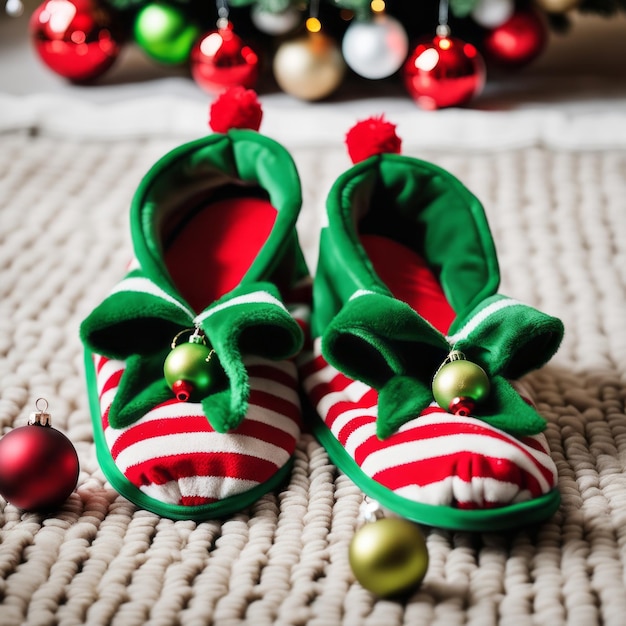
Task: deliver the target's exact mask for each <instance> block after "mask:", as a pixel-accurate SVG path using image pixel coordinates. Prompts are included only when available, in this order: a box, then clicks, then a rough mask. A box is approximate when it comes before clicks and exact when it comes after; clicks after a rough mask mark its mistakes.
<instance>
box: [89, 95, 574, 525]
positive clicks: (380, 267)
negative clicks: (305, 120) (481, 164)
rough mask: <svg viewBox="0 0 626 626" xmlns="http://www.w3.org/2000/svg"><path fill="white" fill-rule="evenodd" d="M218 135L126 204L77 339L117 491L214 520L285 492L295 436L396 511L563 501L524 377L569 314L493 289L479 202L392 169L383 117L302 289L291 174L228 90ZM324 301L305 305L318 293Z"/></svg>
mask: <svg viewBox="0 0 626 626" xmlns="http://www.w3.org/2000/svg"><path fill="white" fill-rule="evenodd" d="M211 113H212V120H211V127H212V129H213V130H214V131H215V132H214V133H213V134H210V135H209V136H207V137H204V138H202V139H199V140H197V141H193V142H191V143H187V144H185V145H182V146H180V147H178V148H176V149H174V150H173V151H171V152H170V153H169V154H167V155H165V156H164V157H163V158H162V159H160V160H159V161H158V162H157V163H156V164H155V165H154V166H153V167H152V169H151V170H150V171H149V172H148V173H147V175H146V176H145V177H144V179H143V180H142V182H141V183H140V185H139V188H138V190H137V192H136V194H135V196H134V199H133V202H132V206H131V211H130V228H131V234H132V243H133V247H134V259H133V261H132V263H131V265H130V266H129V269H128V273H127V274H126V276H125V277H124V278H123V280H121V282H119V283H118V284H117V285H116V286H115V287H114V288H113V290H112V291H111V292H110V294H109V295H108V297H107V298H106V299H105V300H104V301H103V302H102V303H101V304H100V305H99V306H98V307H97V308H96V309H95V310H94V311H93V312H92V313H91V314H90V315H89V316H88V318H87V319H86V320H85V321H84V322H83V324H82V326H81V339H82V341H83V343H84V345H85V354H86V358H85V364H86V371H87V379H88V388H89V396H90V407H91V413H92V418H93V427H94V433H95V442H96V448H97V454H98V459H99V462H100V465H101V467H102V470H103V472H104V474H105V476H106V477H107V479H108V480H109V481H110V483H111V485H112V486H113V487H114V488H115V489H116V490H117V491H119V493H120V494H122V495H123V496H125V497H126V498H128V499H129V500H131V501H132V502H134V503H135V504H136V505H138V506H140V507H142V508H145V509H147V510H150V511H153V512H155V513H158V514H160V515H163V516H166V517H170V518H174V519H193V520H202V519H207V518H215V517H222V516H224V515H228V514H231V513H233V512H236V511H238V510H240V509H242V508H245V507H247V506H249V505H250V504H252V503H253V502H255V501H256V500H257V499H258V498H259V497H260V496H262V495H263V494H264V493H266V492H268V491H269V490H272V489H275V488H277V487H279V486H280V485H281V483H282V482H283V481H284V480H285V478H286V477H287V475H288V473H289V471H290V461H291V459H292V457H293V455H294V451H295V449H296V445H297V441H298V438H299V436H300V433H301V430H302V429H303V428H308V429H310V430H312V431H313V432H314V434H315V435H316V437H317V438H318V440H319V441H320V442H321V444H322V445H323V446H324V447H325V449H326V450H327V452H328V455H329V457H330V458H331V460H332V461H333V462H334V463H335V464H336V466H337V467H338V468H339V469H340V470H342V471H343V472H344V473H345V474H347V475H348V476H349V477H350V478H351V479H352V480H353V481H354V483H355V484H356V485H358V486H359V487H360V488H361V489H362V490H363V491H364V492H365V493H366V494H367V495H368V496H370V497H371V498H373V499H374V500H376V501H378V502H379V503H380V504H381V505H382V506H383V507H384V508H387V509H389V510H391V511H392V512H394V513H396V514H398V515H401V516H403V517H406V518H408V519H410V520H413V521H416V522H419V523H421V524H425V525H429V526H437V527H442V528H450V529H461V530H487V529H488V530H496V529H505V528H510V527H513V526H516V525H520V524H527V523H531V522H535V521H539V520H542V519H544V518H546V517H549V516H550V515H551V514H552V513H553V512H554V511H555V509H556V508H557V507H558V504H559V493H558V490H557V473H556V467H555V465H554V462H553V461H552V459H551V457H550V453H549V449H548V446H547V442H546V439H545V436H544V435H543V433H542V431H543V430H544V428H545V421H544V419H543V418H542V417H541V416H540V415H539V414H538V413H537V411H536V409H535V408H534V406H533V404H532V401H531V399H530V398H529V397H528V394H525V393H524V391H523V389H522V388H521V387H520V385H519V384H518V383H517V382H515V381H516V380H517V379H519V378H520V377H522V376H523V375H525V374H526V373H528V372H529V371H531V370H533V369H536V368H538V367H541V366H542V365H543V364H544V363H546V362H547V361H548V359H549V358H550V357H551V356H552V355H553V354H554V352H555V351H556V350H557V348H558V346H559V343H560V341H561V338H562V335H563V326H562V323H561V322H560V320H558V319H556V318H554V317H551V316H548V315H545V314H543V313H541V312H539V311H537V310H536V309H533V308H531V307H529V306H526V305H524V304H522V303H521V302H518V301H516V300H513V299H510V298H507V297H505V296H503V295H500V294H498V293H497V289H498V285H499V272H498V263H497V258H496V253H495V249H494V245H493V241H492V238H491V235H490V231H489V227H488V224H487V221H486V218H485V214H484V210H483V208H482V206H481V204H480V202H479V201H478V200H477V199H476V198H475V197H474V196H473V195H472V194H471V193H470V192H469V191H468V190H467V189H466V188H465V187H464V186H463V185H462V184H461V182H459V180H457V179H456V178H455V177H454V176H452V175H451V174H449V173H448V172H446V171H444V170H442V169H441V168H439V167H437V166H435V165H433V164H430V163H427V162H424V161H421V160H418V159H415V158H410V157H407V156H403V155H401V154H399V152H400V139H399V138H398V137H397V135H396V134H395V127H394V126H393V125H392V124H390V123H389V122H386V121H385V120H384V119H383V118H382V117H380V118H371V119H368V120H365V121H362V122H359V123H358V124H357V125H356V126H355V127H354V128H353V129H351V130H350V132H349V133H348V135H347V138H346V139H347V144H348V149H349V152H350V156H351V157H352V160H353V162H355V163H356V164H355V165H354V166H353V167H352V168H351V169H349V170H348V171H346V172H345V173H343V174H341V175H340V176H339V178H338V179H337V180H336V182H335V183H334V184H333V186H332V188H331V189H330V192H329V195H328V201H327V212H328V225H327V226H326V227H324V228H323V229H322V232H321V234H320V248H319V260H318V266H317V271H316V273H315V277H314V279H313V281H312V290H311V279H310V278H309V272H308V270H307V267H306V264H305V261H304V257H303V254H302V252H301V249H300V245H299V242H298V236H297V233H296V220H297V218H298V213H299V210H300V206H301V187H300V181H299V177H298V173H297V171H296V167H295V165H294V162H293V160H292V158H291V157H290V155H289V154H288V152H287V151H286V150H285V149H284V148H283V147H282V146H281V145H279V144H278V143H277V142H275V141H274V140H272V139H270V138H268V137H266V136H264V135H262V134H260V133H259V132H258V128H259V125H260V118H261V108H260V106H259V104H258V101H257V100H256V94H254V92H251V91H247V90H244V89H242V88H235V89H231V90H229V91H228V92H226V93H225V94H223V95H222V96H220V97H219V98H218V99H217V100H216V101H215V102H214V104H213V105H212V107H211ZM311 291H312V294H311Z"/></svg>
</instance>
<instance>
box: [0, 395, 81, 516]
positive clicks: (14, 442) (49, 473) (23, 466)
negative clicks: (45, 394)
mask: <svg viewBox="0 0 626 626" xmlns="http://www.w3.org/2000/svg"><path fill="white" fill-rule="evenodd" d="M35 406H36V408H37V412H36V413H32V414H31V416H30V419H29V421H28V424H29V425H28V426H21V427H19V428H14V429H13V430H12V431H10V432H9V433H7V434H6V435H5V436H4V437H2V439H0V495H2V497H3V498H4V499H5V500H6V501H7V502H10V503H11V504H13V505H15V506H16V507H18V508H19V509H23V510H24V511H45V510H50V509H54V508H56V507H58V506H60V505H61V504H63V502H64V501H65V500H66V499H67V498H68V497H69V495H70V494H71V493H72V491H74V489H75V488H76V483H77V482H78V474H79V471H80V467H79V463H78V455H77V454H76V449H75V448H74V446H73V445H72V442H71V441H70V440H69V439H68V438H67V437H66V436H65V435H64V434H63V433H61V432H60V431H58V430H56V429H55V428H52V426H51V425H50V414H49V413H46V411H47V409H48V403H47V402H46V401H45V400H44V399H43V398H39V399H38V400H37V402H36V403H35Z"/></svg>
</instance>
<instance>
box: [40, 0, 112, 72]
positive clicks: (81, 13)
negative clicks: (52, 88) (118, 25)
mask: <svg viewBox="0 0 626 626" xmlns="http://www.w3.org/2000/svg"><path fill="white" fill-rule="evenodd" d="M29 30H30V36H31V39H32V42H33V45H34V46H35V50H36V51H37V54H38V55H39V57H40V58H41V60H42V61H43V62H44V63H45V64H46V65H47V66H48V67H49V68H50V69H51V70H53V71H54V72H56V73H57V74H59V75H61V76H63V77H65V78H68V79H69V80H72V81H76V82H82V81H87V80H92V79H94V78H97V77H98V76H100V75H102V74H103V73H104V72H106V71H107V70H108V69H109V68H110V67H111V65H112V64H113V62H114V61H115V59H116V58H117V56H118V54H119V52H120V47H121V45H120V42H119V40H118V38H117V36H116V34H115V28H114V24H113V21H112V19H111V17H110V15H109V14H108V13H107V12H106V11H104V10H102V9H101V8H99V7H98V6H97V5H95V4H94V3H92V2H91V0H46V1H45V2H44V3H43V4H41V5H40V6H39V7H38V8H37V9H36V10H35V12H34V13H33V14H32V16H31V18H30V22H29Z"/></svg>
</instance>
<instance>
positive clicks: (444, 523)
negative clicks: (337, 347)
mask: <svg viewBox="0 0 626 626" xmlns="http://www.w3.org/2000/svg"><path fill="white" fill-rule="evenodd" d="M311 413H314V412H313V410H311ZM309 424H310V425H311V428H312V431H313V434H314V435H315V437H316V438H317V440H318V441H319V442H320V443H321V445H322V446H323V447H324V448H325V449H326V451H327V453H328V456H329V458H330V460H331V461H332V462H333V463H334V464H335V465H336V466H337V467H338V468H339V469H340V470H341V471H342V472H343V473H344V474H346V476H348V478H350V479H351V480H352V481H353V482H354V484H355V485H356V486H357V487H359V488H360V489H361V490H362V491H363V492H364V493H365V494H367V495H368V496H370V497H371V498H373V499H374V500H376V501H377V502H379V503H380V504H381V506H383V507H385V508H387V509H389V510H390V511H393V512H394V513H396V514H398V515H401V516H403V517H406V518H407V519H409V520H411V521H413V522H417V523H418V524H422V525H424V526H432V527H435V528H444V529H448V530H462V531H472V532H485V531H487V532H489V531H502V530H510V529H513V528H517V527H520V526H528V525H531V524H535V523H537V522H542V521H544V520H546V519H547V518H549V517H551V516H552V515H553V514H554V513H555V512H556V510H557V509H558V508H559V504H560V502H561V495H560V492H559V490H558V489H556V488H555V489H553V490H552V491H550V492H548V493H546V494H544V495H543V496H540V497H539V498H534V499H533V500H528V501H526V502H519V503H516V504H510V505H506V506H502V507H498V508H494V509H483V510H469V511H468V510H463V509H455V508H453V507H450V506H439V505H433V504H421V503H419V502H414V501H412V500H408V499H407V498H403V497H402V496H399V495H397V494H395V493H393V491H391V490H389V489H388V488H387V487H384V486H383V485H381V484H380V483H378V482H376V481H375V480H373V479H372V478H370V477H369V476H367V475H366V474H365V473H364V472H363V471H362V470H361V468H360V467H359V466H358V465H357V463H356V462H355V461H354V459H353V458H352V457H351V456H350V455H349V454H348V452H346V449H345V448H344V447H343V446H342V445H341V443H340V442H339V441H338V440H337V439H336V438H335V436H334V435H333V434H332V432H331V431H330V429H329V428H328V426H326V424H325V423H324V422H323V420H322V419H321V418H320V417H319V416H318V415H317V414H312V415H310V419H309Z"/></svg>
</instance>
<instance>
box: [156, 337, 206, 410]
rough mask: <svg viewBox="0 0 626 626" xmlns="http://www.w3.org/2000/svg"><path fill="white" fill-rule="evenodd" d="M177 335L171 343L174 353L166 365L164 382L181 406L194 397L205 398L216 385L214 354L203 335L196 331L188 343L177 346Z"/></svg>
mask: <svg viewBox="0 0 626 626" xmlns="http://www.w3.org/2000/svg"><path fill="white" fill-rule="evenodd" d="M181 334H182V333H179V334H178V335H176V337H175V338H174V340H173V341H172V350H171V352H170V353H169V354H168V355H167V358H166V359H165V363H164V364H163V374H164V376H165V381H166V382H167V384H168V385H169V387H170V389H171V390H172V391H173V392H174V395H175V396H176V398H177V399H178V400H180V401H181V402H187V401H188V400H190V399H191V398H192V396H195V397H203V396H205V395H206V394H207V393H208V392H209V390H210V389H211V386H212V385H213V383H214V381H215V376H216V370H215V367H216V361H217V358H216V356H215V350H213V349H211V348H209V347H208V346H207V345H206V343H205V339H204V335H203V334H202V333H201V332H200V331H199V330H198V329H196V330H195V331H194V333H193V334H192V335H191V336H190V337H189V341H187V342H185V343H181V344H179V345H177V344H176V342H177V340H178V337H179V336H180V335H181Z"/></svg>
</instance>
